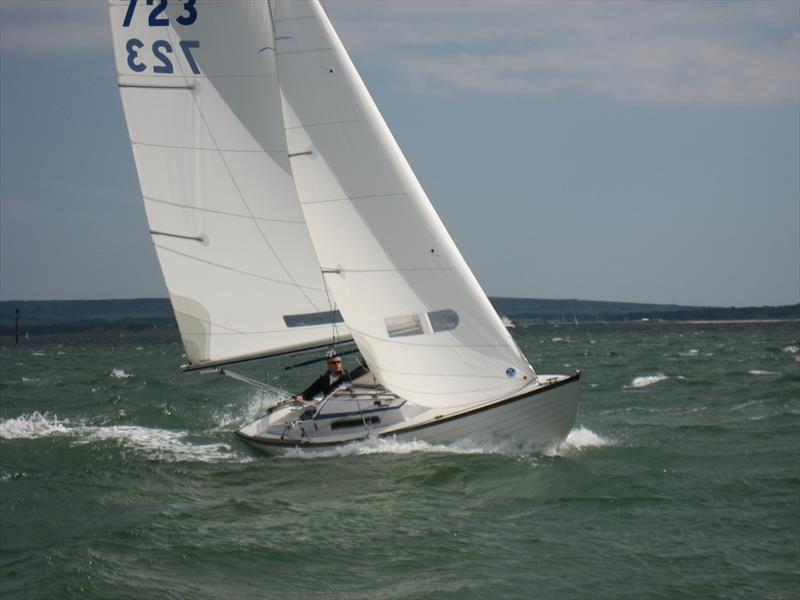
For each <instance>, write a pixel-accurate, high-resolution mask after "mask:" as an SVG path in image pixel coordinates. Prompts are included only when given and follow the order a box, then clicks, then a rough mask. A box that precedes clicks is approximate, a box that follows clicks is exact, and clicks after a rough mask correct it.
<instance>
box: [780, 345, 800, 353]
mask: <svg viewBox="0 0 800 600" xmlns="http://www.w3.org/2000/svg"><path fill="white" fill-rule="evenodd" d="M783 351H784V352H788V353H789V354H797V353H798V352H800V348H798V347H797V346H794V345H792V346H786V348H784V349H783Z"/></svg>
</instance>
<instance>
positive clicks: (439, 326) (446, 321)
mask: <svg viewBox="0 0 800 600" xmlns="http://www.w3.org/2000/svg"><path fill="white" fill-rule="evenodd" d="M428 320H429V321H430V322H431V329H433V332H434V333H436V332H437V331H450V330H451V329H455V328H456V327H458V313H457V312H456V311H454V310H450V309H449V308H448V309H445V310H432V311H431V312H429V313H428Z"/></svg>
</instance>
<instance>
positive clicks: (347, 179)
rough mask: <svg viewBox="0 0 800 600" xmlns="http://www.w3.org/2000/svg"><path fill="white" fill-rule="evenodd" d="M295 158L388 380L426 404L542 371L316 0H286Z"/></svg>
mask: <svg viewBox="0 0 800 600" xmlns="http://www.w3.org/2000/svg"><path fill="white" fill-rule="evenodd" d="M273 5H274V6H275V12H274V24H275V41H276V52H277V67H278V73H279V77H280V84H281V91H282V94H283V109H284V113H283V114H284V121H285V125H286V137H287V140H288V149H289V156H290V157H292V158H291V165H292V171H293V173H294V176H295V182H296V186H297V191H298V194H299V198H300V202H301V205H302V208H303V214H304V215H305V220H306V223H307V225H308V227H309V230H310V232H311V237H312V240H313V243H314V247H315V249H316V253H317V256H318V258H319V260H320V263H321V265H322V268H323V270H325V271H326V275H325V276H326V278H327V284H328V288H329V289H330V290H331V291H332V292H333V295H334V297H335V298H336V301H337V304H338V306H339V308H340V310H341V312H342V314H343V316H344V318H345V321H346V322H347V324H348V326H349V327H350V330H351V333H352V335H353V338H354V339H355V341H356V343H357V344H358V347H359V349H360V350H361V352H362V353H363V354H364V356H365V358H366V360H367V362H368V363H369V365H370V367H371V368H372V370H373V372H374V373H375V375H376V376H377V378H378V380H379V381H380V382H381V383H383V384H384V385H385V386H386V387H387V388H389V389H390V390H392V391H393V392H395V393H396V394H399V395H401V396H402V397H404V398H406V399H408V400H411V401H414V402H416V403H418V404H422V405H425V406H431V407H436V406H441V407H457V406H465V405H471V404H476V403H479V402H483V401H487V400H492V399H496V398H500V397H503V396H506V395H508V394H511V393H513V392H515V391H516V390H519V389H520V388H522V387H524V386H525V385H527V384H528V383H530V382H531V379H532V378H533V377H535V374H534V372H533V370H532V369H531V367H530V365H528V363H527V360H526V359H525V357H524V356H522V354H521V353H520V351H519V349H518V348H517V347H516V345H515V343H514V341H513V340H512V339H511V336H510V335H509V334H508V332H507V331H506V329H505V328H504V327H503V325H502V323H501V322H500V319H499V317H498V316H497V313H496V312H495V311H494V309H493V308H492V306H491V304H490V303H489V301H488V299H487V298H486V295H485V294H484V293H483V291H482V290H481V288H480V286H479V284H478V282H477V281H476V279H475V277H474V276H473V275H472V273H471V271H470V270H469V267H468V266H467V264H466V262H465V261H464V259H463V258H462V256H461V254H460V253H459V251H458V249H457V248H456V246H455V244H454V243H453V241H452V239H451V238H450V236H449V234H448V233H447V231H446V229H445V228H444V226H443V225H442V222H441V221H440V219H439V217H438V215H437V214H436V212H435V211H434V209H433V207H432V206H431V204H430V202H429V201H428V199H427V197H426V195H425V192H424V191H423V190H422V188H421V186H420V185H419V183H418V181H417V179H416V177H415V176H414V174H413V172H412V171H411V168H410V167H409V165H408V163H407V162H406V160H405V158H404V157H403V154H402V153H401V151H400V149H399V147H398V146H397V143H396V142H395V140H394V138H393V137H392V135H391V133H390V131H389V129H388V127H387V126H386V124H385V122H384V121H383V118H382V117H381V115H380V113H379V112H378V109H377V107H376V106H375V104H374V102H373V101H372V98H371V97H370V95H369V93H368V92H367V90H366V88H365V87H364V84H363V83H362V81H361V79H360V77H359V75H358V73H357V72H356V70H355V68H354V66H353V64H352V63H351V61H350V59H349V57H348V56H347V53H346V51H345V50H344V48H343V46H342V44H341V42H340V41H339V38H338V37H337V35H336V33H335V32H334V30H333V28H332V26H331V24H330V22H329V21H328V19H327V17H326V15H325V13H324V12H323V10H322V7H321V6H320V4H319V3H318V2H317V1H316V0H311V1H309V0H302V1H298V0H277V1H275V2H274V3H273Z"/></svg>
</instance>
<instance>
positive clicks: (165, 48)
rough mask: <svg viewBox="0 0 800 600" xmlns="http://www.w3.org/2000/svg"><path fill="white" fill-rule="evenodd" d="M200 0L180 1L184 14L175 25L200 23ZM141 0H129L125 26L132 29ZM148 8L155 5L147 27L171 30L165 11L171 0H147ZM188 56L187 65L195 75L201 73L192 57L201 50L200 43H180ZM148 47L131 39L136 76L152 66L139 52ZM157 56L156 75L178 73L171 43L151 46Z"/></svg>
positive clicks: (130, 62)
mask: <svg viewBox="0 0 800 600" xmlns="http://www.w3.org/2000/svg"><path fill="white" fill-rule="evenodd" d="M196 1H197V0H180V4H181V6H182V9H183V10H182V11H181V14H180V15H179V16H178V17H176V18H175V22H176V23H178V24H179V25H184V26H186V25H191V24H192V23H194V22H195V21H196V20H197V7H196V6H195V3H196ZM137 3H138V0H128V10H127V12H126V13H125V19H124V20H123V21H122V26H123V27H130V25H131V21H132V20H133V14H134V11H135V10H136V5H137ZM147 5H148V6H152V7H153V8H152V9H150V13H149V14H148V15H147V25H148V26H150V27H167V26H168V25H169V18H168V17H166V16H163V14H162V13H163V12H164V11H165V10H166V8H167V0H147ZM178 44H179V45H180V47H181V50H182V51H183V55H184V56H185V57H186V62H187V63H189V67H190V68H191V69H192V73H194V74H195V75H199V74H200V69H199V67H198V66H197V62H196V61H195V60H194V56H192V49H193V48H199V47H200V42H199V41H197V40H181V41H179V42H178ZM144 46H145V44H144V42H143V41H142V40H140V39H139V38H131V39H129V40H128V42H127V43H126V44H125V50H126V51H127V53H128V67H129V68H130V70H131V71H133V72H135V73H141V72H143V71H146V70H147V68H148V65H147V64H146V63H145V62H142V57H141V56H140V55H139V51H140V50H141V49H142V48H144ZM151 50H152V54H153V60H154V62H153V64H152V69H153V73H174V72H175V70H174V68H173V66H172V59H171V58H170V55H171V54H172V53H173V49H172V44H170V43H169V42H168V41H167V40H156V41H154V42H153V45H152V47H151Z"/></svg>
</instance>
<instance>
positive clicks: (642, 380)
mask: <svg viewBox="0 0 800 600" xmlns="http://www.w3.org/2000/svg"><path fill="white" fill-rule="evenodd" d="M665 379H669V376H667V375H664V374H663V373H656V374H655V375H641V376H639V377H634V378H633V380H632V381H631V385H630V387H632V388H643V387H647V386H648V385H653V384H655V383H658V382H659V381H664V380H665Z"/></svg>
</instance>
